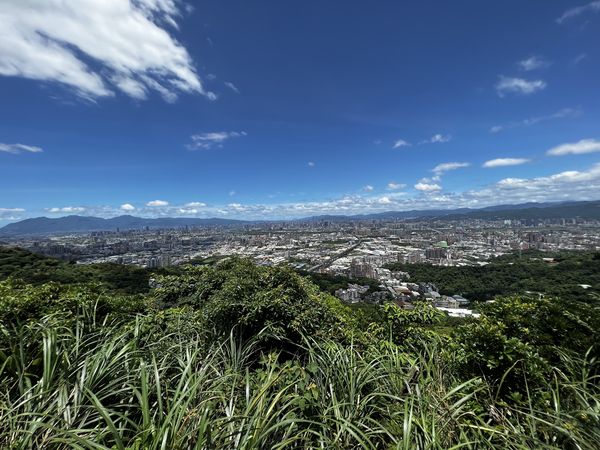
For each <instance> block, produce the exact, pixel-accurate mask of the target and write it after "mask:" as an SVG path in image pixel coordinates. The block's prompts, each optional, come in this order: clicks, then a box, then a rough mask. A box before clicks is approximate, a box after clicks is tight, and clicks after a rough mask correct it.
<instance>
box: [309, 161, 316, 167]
mask: <svg viewBox="0 0 600 450" xmlns="http://www.w3.org/2000/svg"><path fill="white" fill-rule="evenodd" d="M307 165H308V167H315V165H316V164H315V162H314V161H309V162H308V163H307Z"/></svg>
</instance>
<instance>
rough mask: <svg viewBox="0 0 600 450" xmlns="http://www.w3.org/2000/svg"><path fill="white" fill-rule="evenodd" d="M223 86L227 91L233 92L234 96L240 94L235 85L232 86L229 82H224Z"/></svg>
mask: <svg viewBox="0 0 600 450" xmlns="http://www.w3.org/2000/svg"><path fill="white" fill-rule="evenodd" d="M225 86H227V87H228V88H229V89H231V90H232V91H233V92H235V93H236V94H239V93H240V90H239V89H238V88H237V86H236V85H235V84H233V83H232V82H231V81H226V82H225Z"/></svg>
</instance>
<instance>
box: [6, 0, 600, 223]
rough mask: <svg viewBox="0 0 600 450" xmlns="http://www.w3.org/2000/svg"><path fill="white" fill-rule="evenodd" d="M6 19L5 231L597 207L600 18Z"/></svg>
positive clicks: (27, 14)
mask: <svg viewBox="0 0 600 450" xmlns="http://www.w3.org/2000/svg"><path fill="white" fill-rule="evenodd" d="M68 3H69V2H61V1H59V0H27V1H23V0H3V1H2V3H1V5H0V99H1V102H0V173H1V177H0V224H1V223H7V222H10V221H15V220H19V219H22V218H25V217H36V216H42V215H44V216H48V217H57V216H61V215H67V214H73V213H77V214H84V215H96V216H104V217H110V216H115V215H120V214H124V213H127V214H134V215H140V216H148V217H151V216H154V217H155V216H188V217H214V216H221V217H239V218H291V217H304V216H310V215H314V214H329V213H332V214H350V213H368V212H378V211H388V210H407V209H427V208H453V207H464V206H468V207H481V206H487V205H491V204H498V203H521V202H527V201H559V200H569V199H574V200H586V199H598V198H600V45H599V44H598V43H599V42H600V1H592V2H589V1H587V2H586V0H582V1H581V2H578V1H562V0H548V1H541V0H539V1H528V2H523V1H511V0H504V1H502V2H481V1H478V0H473V1H466V0H461V1H456V2H447V1H441V0H440V1H418V2H417V1H410V2H408V1H407V2H397V1H391V0H389V1H380V2H366V1H358V0H343V1H342V0H339V1H328V2H323V1H316V0H306V1H303V2H281V1H275V0H271V1H266V0H256V1H254V0H253V1H248V0H238V1H232V0H211V1H195V2H189V1H188V2H184V1H176V0H137V1H133V2H132V3H130V2H129V1H126V0H80V1H78V2H70V3H71V5H68Z"/></svg>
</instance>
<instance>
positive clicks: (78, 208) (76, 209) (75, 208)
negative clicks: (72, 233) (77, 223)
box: [46, 206, 86, 214]
mask: <svg viewBox="0 0 600 450" xmlns="http://www.w3.org/2000/svg"><path fill="white" fill-rule="evenodd" d="M85 210H86V208H84V207H82V206H64V207H62V208H46V211H48V212H50V213H71V214H72V213H80V212H84V211H85Z"/></svg>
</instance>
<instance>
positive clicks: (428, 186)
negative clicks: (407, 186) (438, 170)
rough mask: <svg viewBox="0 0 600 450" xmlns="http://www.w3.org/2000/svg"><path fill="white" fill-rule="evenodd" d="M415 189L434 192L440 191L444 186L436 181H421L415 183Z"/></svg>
mask: <svg viewBox="0 0 600 450" xmlns="http://www.w3.org/2000/svg"><path fill="white" fill-rule="evenodd" d="M415 189H416V190H417V191H423V192H434V191H440V190H441V189H442V187H441V186H440V185H439V184H436V183H423V182H420V183H417V184H415Z"/></svg>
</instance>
